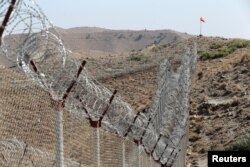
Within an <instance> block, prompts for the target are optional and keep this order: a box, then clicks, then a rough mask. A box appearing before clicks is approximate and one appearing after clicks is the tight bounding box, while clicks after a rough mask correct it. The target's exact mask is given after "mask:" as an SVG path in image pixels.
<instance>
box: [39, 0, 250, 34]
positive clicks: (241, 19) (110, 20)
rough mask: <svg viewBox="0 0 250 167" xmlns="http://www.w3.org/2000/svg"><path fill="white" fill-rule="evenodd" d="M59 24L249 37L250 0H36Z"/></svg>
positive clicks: (61, 25) (63, 25)
mask: <svg viewBox="0 0 250 167" xmlns="http://www.w3.org/2000/svg"><path fill="white" fill-rule="evenodd" d="M36 1H37V3H38V4H39V5H40V7H41V8H42V9H43V11H44V13H45V14H46V15H47V16H48V18H49V19H50V20H51V21H52V22H53V23H54V25H56V26H60V27H63V28H70V27H80V26H96V27H102V28H110V29H136V30H138V29H149V30H154V29H173V30H176V31H180V32H187V33H190V34H196V35H197V34H199V25H200V22H199V18H200V16H203V17H204V18H205V19H206V23H205V24H203V34H204V35H206V36H223V37H240V38H247V39H250V0H171V1H170V0H36Z"/></svg>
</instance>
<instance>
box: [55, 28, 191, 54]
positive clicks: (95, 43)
mask: <svg viewBox="0 0 250 167" xmlns="http://www.w3.org/2000/svg"><path fill="white" fill-rule="evenodd" d="M59 32H60V34H61V36H62V39H63V41H64V42H65V44H66V45H67V46H68V47H69V49H71V50H72V51H74V52H79V53H81V52H84V53H86V52H89V51H101V52H110V53H122V52H129V51H131V50H140V49H143V48H145V47H146V46H149V45H152V44H154V43H155V44H166V43H171V42H177V41H180V40H183V39H187V38H189V37H190V35H187V34H184V33H179V32H175V31H172V30H157V31H149V30H140V31H132V30H108V29H100V28H88V27H87V28H86V27H78V28H70V29H61V28H60V29H59Z"/></svg>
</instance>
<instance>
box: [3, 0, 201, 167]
mask: <svg viewBox="0 0 250 167" xmlns="http://www.w3.org/2000/svg"><path fill="white" fill-rule="evenodd" d="M0 20H3V21H2V24H1V29H0V37H1V43H0V44H1V49H0V56H1V57H5V58H7V59H8V60H9V61H12V62H13V64H16V66H17V67H18V69H20V70H19V71H14V70H11V69H7V68H0V83H1V84H0V97H1V99H0V164H1V166H18V167H19V166H36V167H37V166H46V167H49V166H51V167H52V166H58V167H62V166H71V167H83V166H88V167H91V166H93V167H118V166H121V167H132V166H135V167H147V166H150V167H154V166H161V167H170V166H176V167H177V166H178V167H181V166H185V153H186V147H187V135H188V134H187V132H188V126H189V123H188V120H189V111H188V109H189V101H188V99H189V88H190V85H189V84H190V79H191V75H192V73H193V71H194V68H195V63H196V53H195V49H193V50H192V49H187V51H186V52H185V54H184V56H183V59H182V63H181V65H180V67H179V68H178V69H177V70H174V69H173V67H172V65H171V64H170V63H169V62H168V61H167V60H164V61H163V62H162V63H161V65H160V67H159V68H160V69H159V71H160V72H159V76H158V82H157V91H156V94H155V96H154V98H153V103H152V105H151V107H150V108H148V109H145V110H143V111H142V112H138V113H135V112H134V111H133V109H132V108H131V106H130V105H129V104H128V103H126V102H125V101H123V100H122V98H121V97H119V96H118V95H117V90H114V91H113V92H111V91H110V90H109V89H107V88H106V87H104V86H103V85H102V84H100V83H99V82H98V81H97V80H95V79H94V78H93V77H92V76H91V74H89V72H88V70H87V69H86V68H85V64H86V63H87V62H86V61H82V62H78V61H76V60H75V59H73V58H72V56H70V52H69V51H68V50H67V49H66V48H65V47H64V45H63V43H62V41H61V39H60V38H59V35H58V34H57V33H56V30H55V29H54V28H53V25H52V24H51V23H50V22H49V20H48V19H47V17H46V16H45V15H44V13H43V12H42V10H41V9H40V8H39V6H38V5H37V4H36V3H35V2H34V1H32V0H1V1H0Z"/></svg>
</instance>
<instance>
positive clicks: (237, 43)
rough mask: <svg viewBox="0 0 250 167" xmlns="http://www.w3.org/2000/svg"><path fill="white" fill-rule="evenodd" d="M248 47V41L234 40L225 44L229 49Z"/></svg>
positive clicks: (249, 44) (249, 43)
mask: <svg viewBox="0 0 250 167" xmlns="http://www.w3.org/2000/svg"><path fill="white" fill-rule="evenodd" d="M248 46H250V41H247V40H239V39H234V40H232V41H229V42H228V43H227V47H229V48H246V47H248Z"/></svg>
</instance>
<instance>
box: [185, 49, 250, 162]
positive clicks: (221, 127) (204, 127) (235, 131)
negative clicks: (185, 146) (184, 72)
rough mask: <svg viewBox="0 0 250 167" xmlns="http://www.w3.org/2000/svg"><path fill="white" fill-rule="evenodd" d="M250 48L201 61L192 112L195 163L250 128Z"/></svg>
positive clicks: (192, 158) (237, 138) (191, 147)
mask: <svg viewBox="0 0 250 167" xmlns="http://www.w3.org/2000/svg"><path fill="white" fill-rule="evenodd" d="M249 85H250V50H245V51H244V50H243V51H241V52H238V53H236V54H233V55H230V56H229V57H226V58H223V59H214V60H210V61H201V62H199V63H198V67H197V72H196V76H195V78H194V81H193V88H192V94H191V112H190V139H189V140H190V148H189V157H190V161H192V162H193V163H192V165H191V166H195V165H197V164H198V160H199V157H201V155H203V156H204V157H205V156H206V151H208V150H225V148H226V147H228V146H230V145H231V144H233V143H234V142H235V141H237V140H239V138H241V137H242V136H244V135H246V134H248V133H249V132H250V129H249V127H250V121H249V120H250V87H249Z"/></svg>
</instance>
